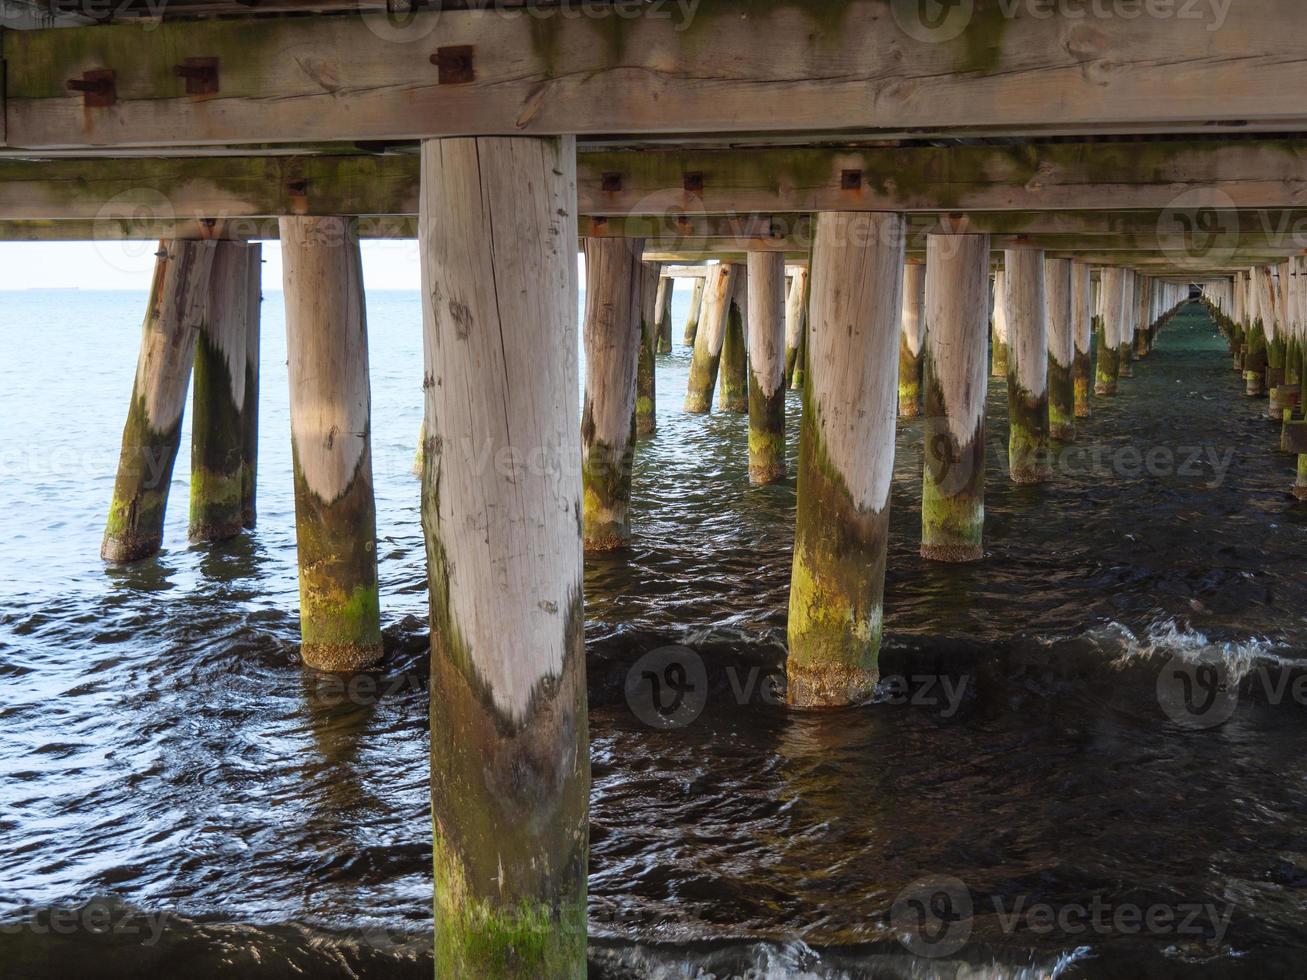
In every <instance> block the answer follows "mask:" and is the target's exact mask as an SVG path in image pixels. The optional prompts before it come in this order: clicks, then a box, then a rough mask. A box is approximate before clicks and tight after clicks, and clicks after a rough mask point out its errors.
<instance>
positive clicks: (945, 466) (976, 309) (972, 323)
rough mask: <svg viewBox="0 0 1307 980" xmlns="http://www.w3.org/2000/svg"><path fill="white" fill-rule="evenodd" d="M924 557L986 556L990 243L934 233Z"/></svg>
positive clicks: (929, 260) (929, 257) (929, 259)
mask: <svg viewBox="0 0 1307 980" xmlns="http://www.w3.org/2000/svg"><path fill="white" fill-rule="evenodd" d="M925 293H926V295H925V304H926V305H925V319H926V324H925V328H926V329H925V334H926V336H925V341H926V347H925V357H924V361H925V371H924V376H925V410H926V419H925V453H924V466H923V475H922V494H921V557H923V558H925V559H927V560H928V561H940V562H973V561H979V560H980V559H981V558H982V557H984V530H985V395H986V392H987V390H988V386H987V384H986V373H987V371H986V363H985V359H986V353H987V351H986V343H985V341H986V332H987V331H986V327H987V325H988V324H987V319H988V317H987V314H988V312H989V243H988V242H987V241H986V240H985V238H984V236H983V235H964V236H945V235H932V236H931V238H930V243H929V245H928V247H927V253H926V275H925Z"/></svg>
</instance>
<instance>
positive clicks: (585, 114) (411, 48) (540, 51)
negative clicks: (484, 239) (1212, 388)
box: [2, 0, 1307, 147]
mask: <svg viewBox="0 0 1307 980" xmlns="http://www.w3.org/2000/svg"><path fill="white" fill-rule="evenodd" d="M1005 8H1006V9H1005ZM274 9H275V7H274ZM1201 12H1207V13H1208V14H1209V16H1185V15H1183V14H1178V15H1177V13H1178V12H1174V13H1173V14H1172V16H1155V17H1143V18H1140V17H1137V16H1127V15H1125V14H1122V15H1121V16H1106V17H1098V18H1095V19H1093V21H1092V24H1089V23H1087V22H1086V20H1085V19H1084V16H1083V11H1057V10H1045V9H1042V8H1041V9H1035V6H1034V5H1021V4H1018V5H1016V6H1015V8H1012V7H1010V5H1004V4H995V3H983V4H975V5H971V4H966V5H961V4H959V5H953V6H951V7H948V8H946V10H945V16H944V18H943V20H942V21H941V22H940V23H938V24H934V23H926V22H924V21H923V20H922V18H921V15H920V13H918V12H917V7H916V5H915V4H901V3H898V2H895V3H889V2H887V0H713V2H712V3H703V4H697V5H690V4H685V5H682V4H647V5H643V6H642V7H640V8H639V9H638V10H637V11H636V12H635V15H634V16H633V15H632V9H631V7H630V5H613V6H612V7H610V8H604V7H601V6H591V7H590V9H588V10H587V11H586V12H585V15H584V16H579V15H577V13H576V11H575V9H573V8H571V7H568V8H563V9H559V8H551V9H546V10H533V11H530V12H527V11H522V10H503V9H472V10H437V11H432V10H424V11H418V12H416V13H414V14H413V15H412V17H411V18H408V19H406V20H405V21H404V22H402V23H397V22H396V21H394V20H392V19H390V18H389V17H388V15H387V14H385V13H380V12H379V13H376V14H361V15H360V14H334V15H331V16H311V17H305V16H298V17H297V16H276V17H261V18H260V19H259V20H258V21H257V25H255V24H253V22H251V21H249V20H248V19H246V18H241V17H213V18H208V19H190V20H168V19H166V18H165V19H164V20H162V22H159V21H151V22H149V23H144V24H136V23H121V24H109V25H97V26H93V27H74V28H64V29H59V30H36V31H9V32H6V33H5V35H4V40H3V49H2V52H3V58H4V59H5V60H6V61H7V62H8V65H9V68H8V73H7V74H8V80H9V86H10V92H9V98H10V107H9V110H10V111H9V112H8V123H9V131H8V139H9V142H10V143H11V144H12V145H16V146H27V147H60V146H61V147H72V146H92V145H124V146H126V145H156V144H161V143H162V144H192V145H194V144H203V143H225V142H235V141H250V142H257V141H269V142H279V141H303V140H319V139H351V140H360V139H369V140H379V139H411V138H416V137H422V136H442V135H455V134H459V135H487V134H500V133H508V132H515V133H521V134H527V135H559V134H563V133H576V134H581V135H586V134H592V135H600V134H602V135H605V136H609V137H611V136H614V135H616V136H626V137H635V136H653V137H657V136H663V135H666V134H673V133H687V132H689V133H705V134H758V133H776V132H801V131H808V132H825V133H838V132H859V133H876V134H882V135H883V134H895V133H919V134H920V133H924V134H931V133H940V134H956V133H984V134H987V135H995V134H1005V133H1006V134H1029V133H1034V132H1050V131H1051V132H1057V133H1074V132H1097V131H1104V130H1107V131H1117V132H1121V131H1136V132H1137V131H1153V132H1185V131H1191V132H1192V131H1211V128H1212V127H1213V126H1214V125H1221V124H1227V125H1239V126H1243V127H1275V128H1277V129H1279V130H1280V131H1285V130H1287V129H1291V128H1293V126H1294V125H1295V124H1301V123H1302V122H1304V121H1305V116H1304V110H1303V108H1302V105H1301V100H1300V99H1299V98H1297V92H1298V90H1299V89H1300V87H1301V86H1300V82H1301V76H1302V63H1303V54H1302V51H1301V46H1300V44H1299V43H1298V39H1299V38H1300V37H1302V36H1303V35H1304V33H1307V8H1304V6H1303V5H1302V4H1301V3H1300V2H1299V0H1261V2H1259V3H1257V4H1232V5H1229V8H1228V9H1226V10H1222V11H1221V12H1220V20H1219V23H1218V22H1217V21H1216V20H1215V16H1216V15H1215V14H1212V13H1211V12H1210V11H1200V13H1201ZM1077 13H1078V14H1079V16H1077ZM1216 26H1219V27H1221V28H1222V29H1221V30H1219V31H1216V30H1213V28H1214V27H1216ZM1089 27H1092V39H1091V40H1087V39H1086V33H1085V32H1086V30H1087V28H1089ZM450 48H456V49H464V50H463V52H462V55H461V58H462V60H460V61H458V62H457V63H456V64H455V65H454V66H453V68H451V67H450V62H449V61H448V60H446V61H444V62H443V64H444V65H445V69H444V72H443V74H442V69H441V67H440V65H441V64H442V61H441V59H440V58H439V57H438V56H437V57H436V58H434V59H433V55H437V49H450ZM760 51H765V52H766V53H767V56H766V57H758V52H760ZM1248 51H1255V52H1257V53H1258V61H1257V64H1256V77H1255V79H1254V80H1253V81H1252V82H1250V80H1249V75H1248V72H1249V67H1248V64H1247V58H1246V52H1248ZM185 57H209V58H216V59H218V61H219V65H220V74H219V90H218V92H216V93H213V94H211V95H206V96H193V95H188V94H187V93H186V90H185V85H184V80H183V79H181V78H178V77H177V76H176V75H175V73H174V70H173V69H174V67H175V65H176V64H177V63H179V62H180V61H181V59H183V58H185ZM433 62H434V63H433ZM1104 66H1110V71H1109V70H1106V69H1105V67H1104ZM92 68H109V69H112V70H114V71H115V73H116V90H117V91H116V96H117V98H116V102H115V104H114V105H113V106H110V107H107V108H104V109H92V110H84V109H83V107H82V99H81V97H80V95H78V94H77V93H70V92H69V91H68V90H67V88H66V83H67V80H68V79H69V78H74V77H79V76H80V75H81V73H82V72H83V71H85V70H87V69H92ZM650 79H655V80H656V84H650V83H649V80H650ZM1254 82H1255V83H1254ZM1196 93H1201V97H1198V95H1196Z"/></svg>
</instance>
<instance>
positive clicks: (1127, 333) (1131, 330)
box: [1116, 269, 1139, 378]
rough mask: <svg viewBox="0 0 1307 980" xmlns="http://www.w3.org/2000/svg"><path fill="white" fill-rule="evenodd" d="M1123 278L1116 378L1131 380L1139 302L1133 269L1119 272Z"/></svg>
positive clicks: (1133, 372) (1133, 373)
mask: <svg viewBox="0 0 1307 980" xmlns="http://www.w3.org/2000/svg"><path fill="white" fill-rule="evenodd" d="M1121 271H1122V273H1123V275H1124V278H1123V279H1122V283H1121V319H1120V330H1119V332H1118V333H1117V338H1116V344H1117V347H1116V376H1117V377H1118V378H1133V377H1134V376H1135V370H1134V367H1133V361H1134V344H1135V331H1136V330H1138V329H1139V325H1138V323H1137V322H1136V321H1137V320H1138V317H1139V301H1138V298H1137V294H1136V292H1135V290H1136V288H1137V282H1138V276H1137V275H1136V273H1135V270H1134V269H1123V270H1121Z"/></svg>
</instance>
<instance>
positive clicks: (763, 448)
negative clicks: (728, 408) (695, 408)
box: [748, 252, 785, 484]
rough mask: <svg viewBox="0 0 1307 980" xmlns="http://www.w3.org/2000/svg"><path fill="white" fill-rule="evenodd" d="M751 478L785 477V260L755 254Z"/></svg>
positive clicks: (752, 273)
mask: <svg viewBox="0 0 1307 980" xmlns="http://www.w3.org/2000/svg"><path fill="white" fill-rule="evenodd" d="M748 290H749V302H748V317H749V330H748V343H749V358H748V361H749V365H748V371H749V383H748V399H749V482H751V483H755V484H767V483H775V482H777V481H778V480H781V479H784V477H785V263H784V262H783V261H782V259H781V257H780V256H778V255H775V254H774V253H771V252H755V253H753V254H752V255H750V256H749V265H748Z"/></svg>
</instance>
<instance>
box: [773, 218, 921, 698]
mask: <svg viewBox="0 0 1307 980" xmlns="http://www.w3.org/2000/svg"><path fill="white" fill-rule="evenodd" d="M902 235H903V219H902V218H901V217H900V216H899V215H895V214H849V213H833V214H823V215H820V216H819V218H818V235H817V244H816V247H815V249H814V251H813V269H812V281H811V287H810V288H811V290H812V296H811V300H810V309H811V320H810V323H809V329H808V355H807V358H808V372H809V373H808V377H807V381H806V387H805V389H804V411H803V422H802V430H801V433H800V437H799V476H798V505H797V510H796V517H795V521H796V523H795V537H794V570H793V575H792V578H791V583H790V612H789V622H788V636H789V659H788V661H787V663H786V677H787V680H788V688H787V694H786V697H787V699H788V701H789V703H790V704H793V705H797V706H801V707H826V706H837V705H845V704H857V703H860V702H863V701H866V700H867V699H869V698H870V697H871V696H872V695H873V694H874V692H875V686H876V681H877V678H878V666H877V664H878V658H879V655H880V642H881V624H882V619H883V603H884V590H885V556H886V549H887V546H888V543H889V501H890V483H891V478H892V477H893V472H894V430H895V420H896V417H897V415H898V345H899V322H900V317H901V316H902V312H903V308H902V289H903V239H902Z"/></svg>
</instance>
